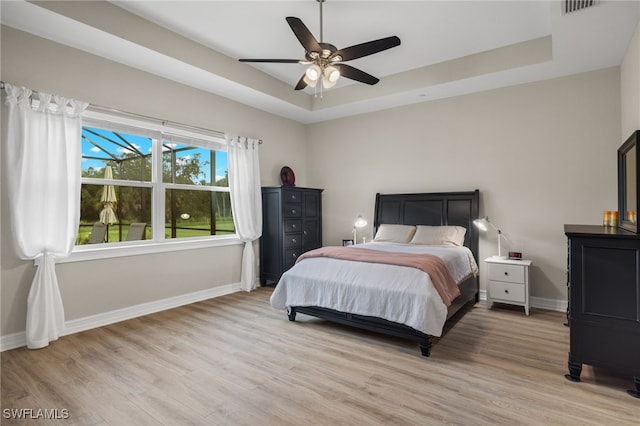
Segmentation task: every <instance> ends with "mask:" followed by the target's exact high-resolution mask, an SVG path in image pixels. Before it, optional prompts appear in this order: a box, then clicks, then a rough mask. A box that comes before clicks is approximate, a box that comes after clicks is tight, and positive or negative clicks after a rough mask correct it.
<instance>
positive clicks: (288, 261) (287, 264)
mask: <svg viewBox="0 0 640 426" xmlns="http://www.w3.org/2000/svg"><path fill="white" fill-rule="evenodd" d="M301 252H302V250H301V249H299V248H298V249H290V250H285V252H284V268H285V270H286V269H289V268H291V267H292V266H293V265H294V264H295V263H296V260H297V259H298V256H300V254H301Z"/></svg>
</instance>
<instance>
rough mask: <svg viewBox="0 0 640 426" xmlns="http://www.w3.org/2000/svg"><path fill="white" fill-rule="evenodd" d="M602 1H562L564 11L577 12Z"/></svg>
mask: <svg viewBox="0 0 640 426" xmlns="http://www.w3.org/2000/svg"><path fill="white" fill-rule="evenodd" d="M598 3H600V0H564V1H563V2H562V13H564V14H567V13H572V12H577V11H579V10H582V9H586V8H588V7H591V6H595V5H596V4H598Z"/></svg>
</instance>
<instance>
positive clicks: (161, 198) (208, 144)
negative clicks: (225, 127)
mask: <svg viewBox="0 0 640 426" xmlns="http://www.w3.org/2000/svg"><path fill="white" fill-rule="evenodd" d="M82 124H83V126H90V127H98V128H100V127H102V128H106V129H111V128H115V129H122V130H123V131H126V129H127V128H129V129H130V130H129V131H130V132H134V133H135V129H136V128H137V129H141V130H142V131H143V134H142V135H143V136H149V137H151V138H152V150H153V155H152V166H151V167H152V171H151V174H152V175H151V181H149V182H147V181H131V180H118V181H117V182H116V183H117V185H120V186H134V187H145V188H151V197H152V202H151V205H152V211H151V229H152V236H151V239H149V240H139V241H120V242H113V243H107V244H83V245H74V247H73V250H72V251H71V254H70V256H68V257H66V258H64V259H58V260H57V262H58V263H66V262H76V261H85V260H96V259H105V258H113V257H121V256H132V255H142V254H153V253H163V252H171V251H179V250H192V249H199V248H211V247H223V246H229V245H240V244H242V241H241V240H240V238H239V237H238V234H237V232H236V233H234V234H228V235H209V236H198V237H182V238H165V236H164V232H165V220H164V217H165V195H166V192H167V190H169V189H182V190H202V191H207V192H213V193H215V192H229V193H230V192H231V191H230V188H229V187H222V186H215V185H209V186H206V187H200V186H199V185H186V184H176V183H169V182H163V178H162V173H163V171H162V158H163V151H162V141H163V139H164V138H163V136H165V135H174V136H178V137H183V138H189V139H194V140H196V141H197V143H196V144H194V145H193V146H199V147H203V148H206V149H213V150H217V151H227V152H228V150H227V143H226V140H225V139H224V138H222V137H220V136H215V135H213V134H207V133H205V132H206V130H205V129H202V132H200V131H195V130H191V129H187V128H183V127H181V126H171V125H168V124H166V123H165V122H161V121H159V120H158V121H154V120H152V119H149V120H142V119H137V118H131V117H126V116H121V115H118V114H106V113H102V112H97V111H92V110H87V111H86V112H85V113H84V114H83V123H82ZM211 133H214V132H211ZM214 182H215V181H214V179H212V182H211V183H214ZM104 183H105V182H104V180H103V179H96V178H84V177H83V178H81V185H83V184H90V185H96V184H97V185H103V184H104Z"/></svg>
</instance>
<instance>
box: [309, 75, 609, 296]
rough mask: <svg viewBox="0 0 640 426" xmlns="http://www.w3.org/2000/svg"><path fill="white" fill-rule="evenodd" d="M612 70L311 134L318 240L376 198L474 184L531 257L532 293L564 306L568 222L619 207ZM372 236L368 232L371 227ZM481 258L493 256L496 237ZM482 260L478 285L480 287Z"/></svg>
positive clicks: (345, 229)
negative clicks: (319, 200) (319, 194)
mask: <svg viewBox="0 0 640 426" xmlns="http://www.w3.org/2000/svg"><path fill="white" fill-rule="evenodd" d="M619 74H620V70H619V68H617V67H616V68H610V69H605V70H601V71H595V72H590V73H586V74H580V75H575V76H570V77H565V78H559V79H554V80H548V81H543V82H538V83H531V84H525V85H519V86H515V87H509V88H504V89H498V90H492V91H488V92H484V93H477V94H472V95H467V96H460V97H456V98H450V99H445V100H439V101H434V102H426V103H422V104H416V105H413V106H407V107H403V108H395V109H391V110H387V111H381V112H376V113H370V114H365V115H361V116H357V117H352V118H347V119H342V120H334V121H331V122H325V123H320V124H315V125H312V126H310V127H309V152H308V158H310V159H311V158H313V159H314V161H313V163H311V162H310V163H309V174H310V175H309V176H310V181H311V182H313V184H314V185H316V186H317V187H321V188H324V190H325V191H324V194H323V197H324V198H323V203H324V205H323V206H324V221H323V229H324V243H325V244H339V243H340V240H341V239H342V238H348V237H349V236H350V235H351V232H352V227H353V221H354V220H355V218H356V217H357V215H359V214H362V215H364V216H365V217H366V218H367V220H368V221H369V223H370V225H372V220H373V207H374V196H375V193H376V192H382V193H390V192H429V191H462V190H473V189H476V188H477V189H480V191H481V201H480V210H481V214H486V215H489V217H490V218H491V219H492V221H494V222H495V223H496V224H498V225H499V226H500V227H501V228H502V230H503V232H504V233H505V234H506V236H507V237H508V238H509V239H510V240H511V243H510V244H506V249H507V250H508V249H509V248H511V249H515V250H519V251H522V252H523V253H524V256H525V257H526V258H529V259H531V260H533V265H534V266H533V270H532V290H531V292H532V295H533V296H534V297H538V298H546V299H555V300H566V283H567V277H566V266H567V265H566V262H567V255H566V250H567V249H566V238H565V236H564V233H563V225H564V224H565V223H585V224H598V223H601V222H602V211H603V210H607V209H616V206H617V201H616V200H617V192H616V191H617V189H616V187H617V183H616V149H617V147H618V145H619V144H620V143H621V136H620V90H619V87H620V78H619ZM366 232H368V234H369V235H368V236H370V234H371V226H369V228H368V231H366ZM480 243H481V244H480V258H481V259H483V258H485V257H488V256H490V255H493V254H496V251H497V240H496V235H495V233H490V234H488V235H487V237H486V238H484V237H483V238H481V242H480ZM483 272H484V265H481V286H483V287H484V284H485V276H484V274H483Z"/></svg>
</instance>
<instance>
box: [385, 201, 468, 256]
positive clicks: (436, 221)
mask: <svg viewBox="0 0 640 426" xmlns="http://www.w3.org/2000/svg"><path fill="white" fill-rule="evenodd" d="M479 204H480V191H479V190H477V189H476V190H475V191H468V192H431V193H420V194H379V193H378V194H376V206H375V212H374V219H373V228H374V235H375V232H376V231H377V230H378V226H380V225H381V224H385V223H389V224H404V225H431V226H441V225H456V226H463V227H465V228H466V229H467V233H466V234H465V239H464V245H465V246H467V247H469V249H470V250H471V252H472V253H473V256H474V257H475V258H476V261H477V260H478V230H477V229H476V227H475V226H474V225H473V220H474V219H477V218H478V214H479Z"/></svg>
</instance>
